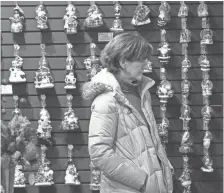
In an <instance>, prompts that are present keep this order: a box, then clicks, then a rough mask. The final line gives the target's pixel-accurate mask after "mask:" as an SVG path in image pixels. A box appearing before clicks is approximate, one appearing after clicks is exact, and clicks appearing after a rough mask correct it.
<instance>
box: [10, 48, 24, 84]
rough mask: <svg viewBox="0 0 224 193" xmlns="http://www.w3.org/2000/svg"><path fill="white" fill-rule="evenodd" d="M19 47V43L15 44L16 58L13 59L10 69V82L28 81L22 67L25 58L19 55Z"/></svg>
mask: <svg viewBox="0 0 224 193" xmlns="http://www.w3.org/2000/svg"><path fill="white" fill-rule="evenodd" d="M19 48H20V47H19V45H17V44H15V45H14V50H15V60H13V61H12V67H11V68H10V69H9V71H10V76H9V82H11V83H21V82H26V74H25V73H24V72H23V71H22V69H21V68H22V65H23V59H22V58H21V57H20V56H19V55H18V52H19Z"/></svg>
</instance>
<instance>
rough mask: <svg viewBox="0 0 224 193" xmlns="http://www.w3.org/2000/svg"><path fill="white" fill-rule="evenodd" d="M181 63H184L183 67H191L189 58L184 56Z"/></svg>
mask: <svg viewBox="0 0 224 193" xmlns="http://www.w3.org/2000/svg"><path fill="white" fill-rule="evenodd" d="M181 65H182V68H190V67H191V61H190V60H188V58H184V60H183V61H182V63H181Z"/></svg>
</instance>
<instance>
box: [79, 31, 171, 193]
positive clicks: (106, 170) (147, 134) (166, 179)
mask: <svg viewBox="0 0 224 193" xmlns="http://www.w3.org/2000/svg"><path fill="white" fill-rule="evenodd" d="M151 53H152V46H151V45H150V44H149V43H148V42H147V41H146V40H145V39H144V38H142V37H141V36H140V35H138V34H137V33H122V34H119V35H117V36H116V37H114V38H113V39H112V40H111V41H110V42H109V43H108V44H107V45H106V46H105V48H104V50H103V51H102V53H101V62H102V64H103V66H104V67H105V68H104V69H103V70H101V71H100V72H99V73H98V74H96V75H95V76H94V77H93V78H92V80H91V81H90V82H87V83H85V84H84V85H83V88H82V95H83V98H85V99H91V100H93V102H92V106H91V112H92V114H91V118H90V123H89V144H88V147H89V154H90V159H91V161H92V163H93V164H94V165H95V166H96V167H98V168H99V169H100V170H101V171H102V179H101V192H102V193H139V192H141V193H143V192H145V193H172V192H173V182H172V174H171V169H173V168H172V166H171V164H170V162H169V160H168V158H167V156H166V153H165V151H164V149H163V147H162V144H161V141H160V138H159V135H158V131H157V126H156V122H155V118H154V115H153V112H152V108H151V96H150V93H149V91H148V90H149V89H150V88H151V87H152V86H153V85H154V83H155V81H154V80H152V79H150V78H148V77H146V76H144V75H143V71H144V69H145V67H146V65H147V64H148V61H149V59H150V55H151Z"/></svg>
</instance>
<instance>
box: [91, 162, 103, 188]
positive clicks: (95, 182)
mask: <svg viewBox="0 0 224 193" xmlns="http://www.w3.org/2000/svg"><path fill="white" fill-rule="evenodd" d="M90 169H91V182H90V190H94V191H97V190H100V182H101V171H100V170H99V169H98V168H97V167H95V166H94V165H93V163H92V162H91V163H90Z"/></svg>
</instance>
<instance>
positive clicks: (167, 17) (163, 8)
mask: <svg viewBox="0 0 224 193" xmlns="http://www.w3.org/2000/svg"><path fill="white" fill-rule="evenodd" d="M170 21H171V9H170V5H169V4H168V3H167V2H166V1H161V5H160V6H159V16H158V20H157V25H158V26H159V27H164V26H166V25H167V24H168V23H169V22H170Z"/></svg>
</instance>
